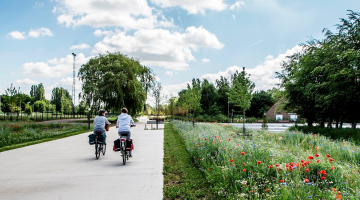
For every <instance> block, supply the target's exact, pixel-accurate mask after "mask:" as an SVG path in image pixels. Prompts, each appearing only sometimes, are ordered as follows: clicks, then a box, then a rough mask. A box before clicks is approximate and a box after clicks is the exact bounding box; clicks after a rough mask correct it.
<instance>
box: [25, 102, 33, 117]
mask: <svg viewBox="0 0 360 200" xmlns="http://www.w3.org/2000/svg"><path fill="white" fill-rule="evenodd" d="M24 112H25V113H27V114H29V115H30V114H31V113H32V108H31V106H30V105H29V104H26V105H25V111H24Z"/></svg>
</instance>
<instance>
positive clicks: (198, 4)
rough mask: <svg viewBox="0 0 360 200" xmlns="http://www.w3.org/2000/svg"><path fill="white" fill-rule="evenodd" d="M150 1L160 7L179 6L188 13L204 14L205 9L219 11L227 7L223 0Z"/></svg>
mask: <svg viewBox="0 0 360 200" xmlns="http://www.w3.org/2000/svg"><path fill="white" fill-rule="evenodd" d="M151 2H153V3H155V4H156V5H158V6H160V7H162V8H166V7H175V6H179V7H181V8H183V9H185V10H186V11H187V12H188V13H189V14H198V13H201V14H205V10H214V11H221V10H225V9H226V8H227V7H228V5H227V4H225V3H224V0H195V1H192V0H186V1H184V0H151Z"/></svg>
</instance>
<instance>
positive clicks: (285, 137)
mask: <svg viewBox="0 0 360 200" xmlns="http://www.w3.org/2000/svg"><path fill="white" fill-rule="evenodd" d="M171 124H172V125H173V128H174V130H175V131H177V132H178V133H179V135H180V139H181V140H182V141H183V142H184V144H185V147H186V149H187V151H188V155H189V156H190V159H191V160H192V161H193V163H194V166H196V168H197V169H198V170H199V171H200V172H201V173H203V174H204V177H205V179H206V181H207V182H208V184H209V185H208V187H207V188H209V190H210V191H211V193H212V194H213V195H214V197H213V198H211V199H310V198H311V199H335V196H336V194H335V193H334V190H333V189H332V188H334V189H336V190H337V192H340V193H341V194H343V195H344V196H345V197H346V199H358V197H359V194H358V193H359V192H358V191H359V189H360V183H359V182H358V181H356V180H358V179H359V178H360V174H359V173H357V172H358V170H359V162H360V156H359V154H360V148H359V146H356V145H355V143H354V142H353V141H347V140H342V141H331V140H330V139H328V138H326V137H324V136H321V135H313V134H304V133H302V132H294V131H286V132H282V133H269V132H267V131H251V134H252V135H253V140H250V139H249V138H245V139H244V138H243V137H238V136H237V134H236V132H237V131H239V130H238V129H237V128H235V127H233V126H222V125H218V124H197V125H196V126H195V127H194V126H192V125H191V124H190V123H184V122H178V121H173V122H171ZM317 154H318V155H317ZM309 156H310V157H309ZM301 160H303V161H301ZM317 160H318V161H317ZM307 161H309V162H307ZM304 163H306V164H304ZM332 167H333V168H332ZM306 169H308V170H306ZM322 170H323V171H322ZM322 177H324V178H322ZM305 179H307V180H306V181H305ZM345 194H346V195H345ZM309 196H310V197H309Z"/></svg>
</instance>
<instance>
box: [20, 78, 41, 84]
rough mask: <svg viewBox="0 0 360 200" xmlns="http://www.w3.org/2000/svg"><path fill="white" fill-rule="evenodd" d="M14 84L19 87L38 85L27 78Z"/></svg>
mask: <svg viewBox="0 0 360 200" xmlns="http://www.w3.org/2000/svg"><path fill="white" fill-rule="evenodd" d="M15 82H16V83H17V84H20V85H37V84H39V82H38V81H34V80H31V79H29V78H25V79H23V80H16V81H15Z"/></svg>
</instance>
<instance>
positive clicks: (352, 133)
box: [289, 126, 360, 144]
mask: <svg viewBox="0 0 360 200" xmlns="http://www.w3.org/2000/svg"><path fill="white" fill-rule="evenodd" d="M289 130H298V131H302V132H304V133H307V134H311V133H312V134H320V135H323V136H326V137H330V138H331V139H334V140H335V139H349V140H353V141H355V142H356V143H358V144H360V130H359V129H351V128H342V129H336V128H320V127H318V126H313V127H310V126H292V127H290V128H289Z"/></svg>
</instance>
